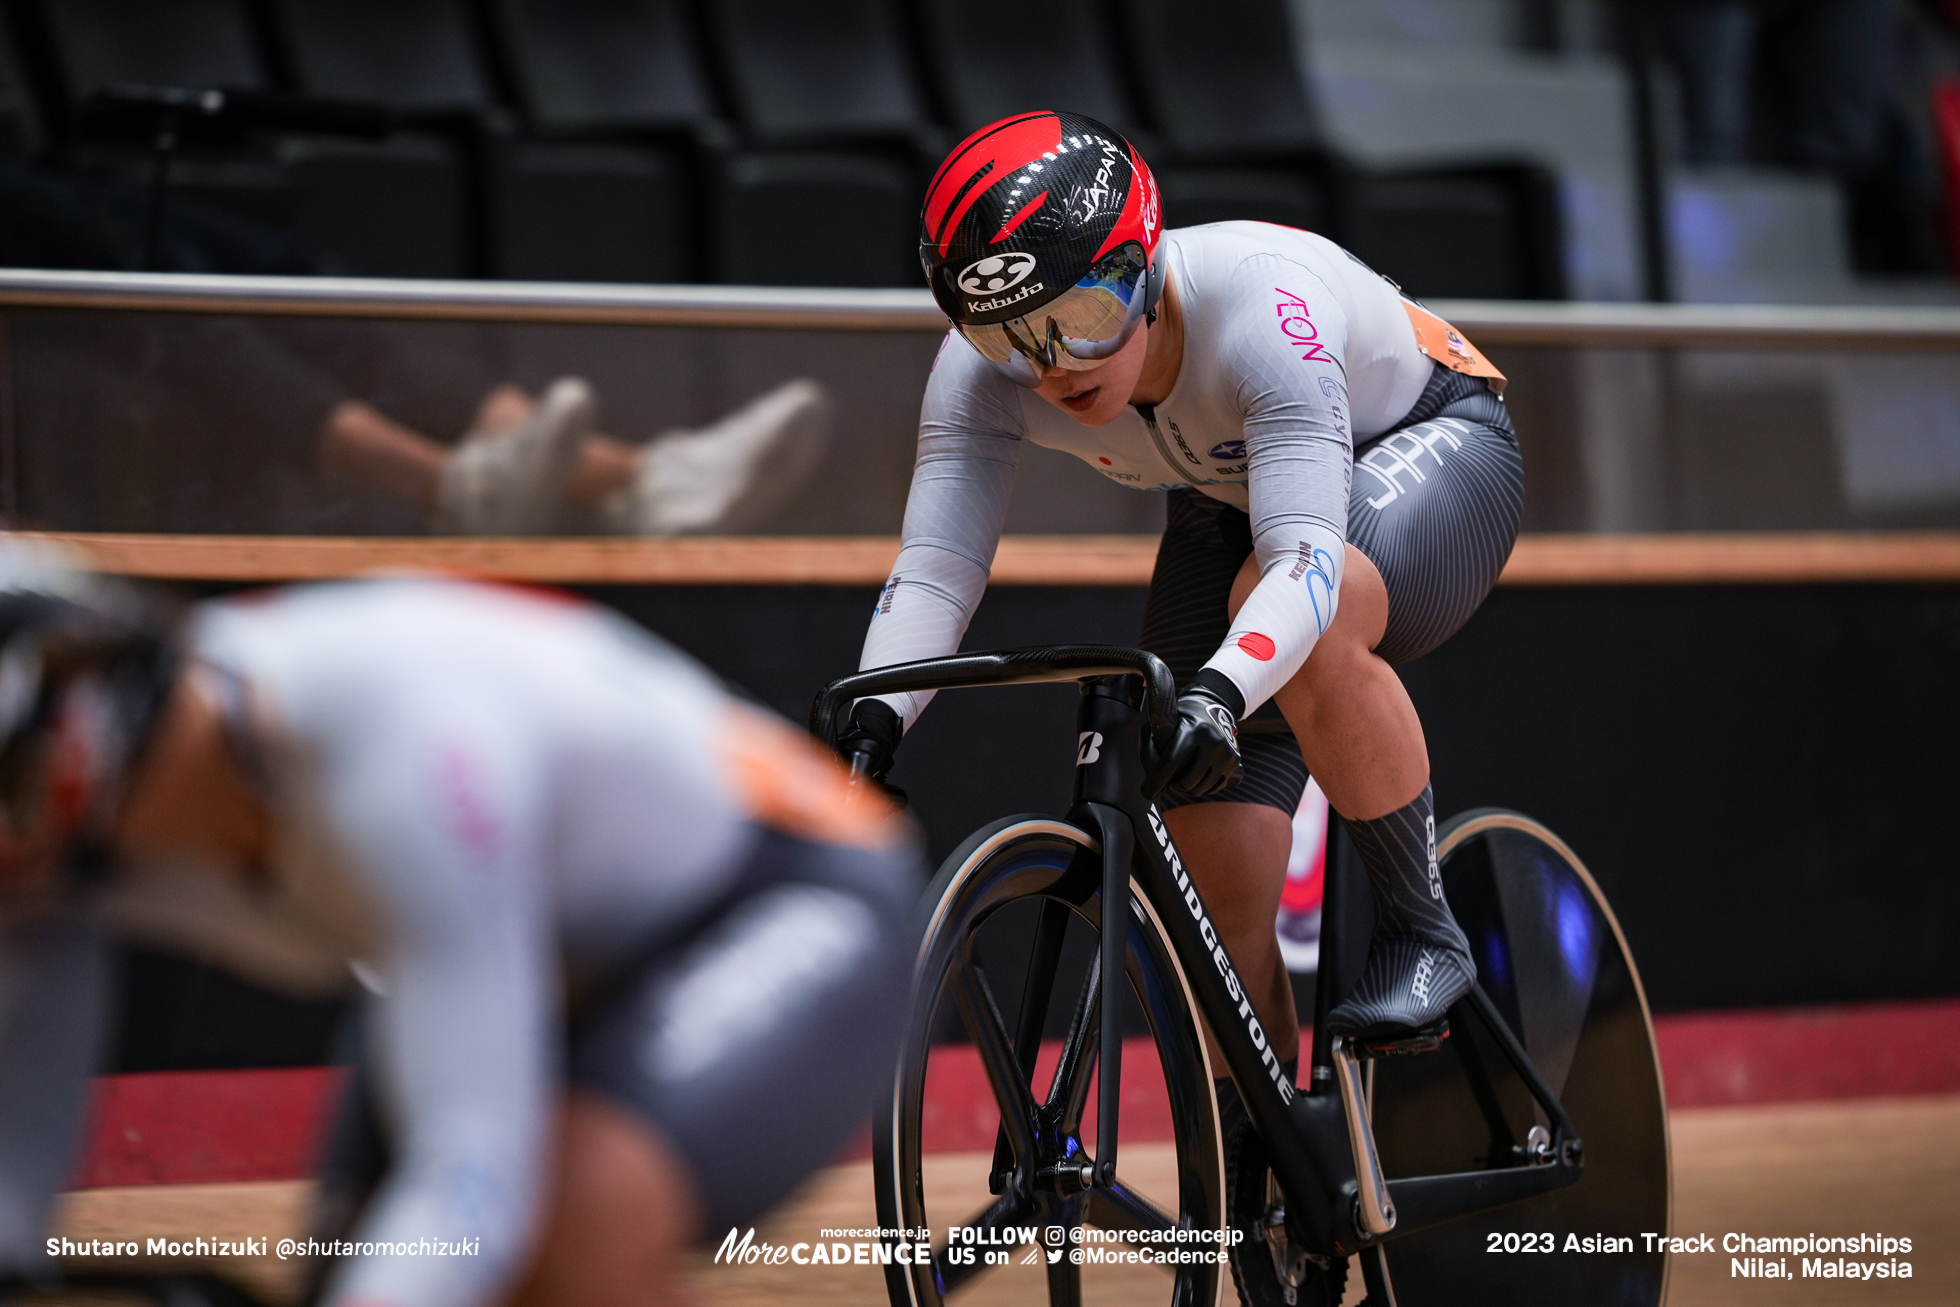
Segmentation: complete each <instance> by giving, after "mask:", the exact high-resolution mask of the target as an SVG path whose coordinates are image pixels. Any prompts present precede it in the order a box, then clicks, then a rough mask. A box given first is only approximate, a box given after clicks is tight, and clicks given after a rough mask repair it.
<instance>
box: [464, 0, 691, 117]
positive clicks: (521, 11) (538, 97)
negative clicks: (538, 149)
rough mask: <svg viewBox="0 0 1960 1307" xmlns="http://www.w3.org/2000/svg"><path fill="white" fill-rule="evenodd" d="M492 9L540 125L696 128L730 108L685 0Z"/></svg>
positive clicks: (539, 0) (523, 97) (527, 3)
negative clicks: (717, 88) (710, 71)
mask: <svg viewBox="0 0 1960 1307" xmlns="http://www.w3.org/2000/svg"><path fill="white" fill-rule="evenodd" d="M490 13H491V18H492V30H493V31H494V33H495V34H496V36H497V38H498V41H497V46H498V52H499V54H500V55H501V57H502V58H503V60H504V62H505V64H506V65H507V67H508V69H509V75H510V78H511V81H512V85H513V89H514V91H515V93H516V97H517V101H518V104H519V106H520V107H521V108H522V110H523V112H524V114H525V116H526V117H527V119H528V120H529V122H530V123H531V125H532V126H533V127H534V128H536V129H537V130H539V131H544V132H556V133H572V134H597V133H606V132H615V133H623V134H629V135H642V134H647V133H658V132H663V131H675V132H683V133H692V132H695V131H697V130H699V129H701V128H702V126H703V125H704V124H709V123H712V122H714V121H715V120H716V119H718V118H719V117H720V112H719V110H718V109H717V107H716V105H715V102H714V95H713V92H712V90H711V89H710V87H709V84H708V78H707V75H706V73H705V71H704V69H703V67H702V59H701V55H700V52H699V51H698V49H697V48H696V45H695V40H694V35H693V32H692V31H691V30H690V24H689V20H688V15H687V13H686V11H685V9H684V8H683V7H682V0H494V2H493V4H492V6H491V10H490Z"/></svg>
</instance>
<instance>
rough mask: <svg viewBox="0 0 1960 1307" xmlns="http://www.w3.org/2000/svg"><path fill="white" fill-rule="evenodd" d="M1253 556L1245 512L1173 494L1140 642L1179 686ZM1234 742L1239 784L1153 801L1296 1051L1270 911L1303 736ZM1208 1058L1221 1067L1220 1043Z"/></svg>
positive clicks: (1296, 789)
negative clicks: (1239, 757) (1198, 796)
mask: <svg viewBox="0 0 1960 1307" xmlns="http://www.w3.org/2000/svg"><path fill="white" fill-rule="evenodd" d="M1251 554H1252V527H1251V524H1250V522H1249V521H1247V519H1246V516H1245V514H1243V513H1241V512H1238V511H1237V510H1235V509H1232V508H1229V507H1228V506H1226V505H1224V504H1222V503H1219V502H1218V501H1217V500H1214V499H1210V498H1207V497H1205V496H1204V495H1201V494H1199V493H1198V492H1196V491H1184V490H1180V491H1173V492H1172V493H1171V496H1170V505H1169V514H1168V520H1167V522H1166V525H1165V531H1164V540H1163V544H1162V545H1161V546H1160V548H1159V550H1158V554H1157V565H1156V569H1155V571H1154V573H1153V574H1152V576H1151V580H1150V595H1149V598H1148V599H1147V600H1146V601H1145V605H1144V615H1143V636H1142V640H1143V645H1144V647H1145V648H1147V649H1149V650H1150V651H1151V652H1152V653H1154V654H1156V655H1157V656H1158V657H1159V658H1162V659H1163V660H1164V662H1165V664H1166V665H1167V666H1168V667H1169V668H1170V670H1171V674H1172V675H1173V676H1174V677H1175V678H1176V679H1177V682H1178V685H1179V686H1180V688H1181V687H1182V686H1183V685H1184V684H1185V683H1187V682H1188V681H1189V680H1190V678H1191V677H1192V676H1194V675H1196V674H1197V671H1198V669H1199V668H1200V667H1202V666H1204V664H1205V661H1206V660H1207V659H1209V658H1210V657H1211V656H1212V654H1214V653H1216V652H1217V650H1218V646H1219V645H1221V644H1223V643H1224V641H1225V634H1226V631H1227V629H1228V628H1229V626H1230V621H1231V618H1230V613H1229V611H1228V601H1229V599H1230V597H1231V591H1232V582H1233V578H1234V577H1236V576H1237V575H1238V574H1239V570H1240V566H1241V564H1242V563H1244V561H1245V560H1246V559H1248V558H1249V557H1251ZM1240 746H1241V750H1242V754H1243V759H1244V761H1243V764H1242V765H1241V767H1240V770H1239V779H1238V782H1237V783H1236V784H1234V785H1233V786H1231V787H1230V788H1229V789H1227V790H1225V791H1224V792H1222V793H1221V794H1218V795H1214V796H1212V797H1211V798H1208V799H1204V800H1199V801H1196V802H1193V801H1192V800H1190V799H1189V798H1187V797H1186V796H1184V795H1181V794H1179V793H1177V792H1176V791H1166V792H1165V793H1164V794H1163V795H1162V796H1161V797H1160V798H1159V799H1158V806H1159V807H1160V808H1161V809H1162V810H1163V813H1164V823H1165V825H1166V826H1168V827H1169V828H1170V832H1171V836H1172V838H1173V839H1175V840H1176V841H1177V847H1178V851H1179V853H1180V855H1181V856H1182V857H1183V859H1184V864H1185V866H1187V867H1188V868H1190V871H1191V875H1192V878H1193V879H1194V880H1196V881H1197V883H1198V892H1199V893H1201V894H1203V895H1204V896H1205V904H1206V906H1207V907H1209V908H1210V910H1211V913H1212V917H1213V920H1214V921H1215V922H1216V923H1217V925H1218V930H1219V935H1220V936H1221V937H1222V938H1223V939H1224V941H1225V947H1226V948H1227V949H1228V950H1230V952H1231V954H1232V960H1233V962H1234V963H1235V964H1236V965H1237V967H1238V969H1239V976H1240V978H1241V979H1242V980H1243V981H1244V982H1245V984H1246V986H1247V988H1248V990H1249V992H1250V993H1251V994H1252V1001H1253V1006H1254V1007H1255V1008H1256V1009H1257V1011H1258V1013H1259V1020H1260V1022H1261V1023H1262V1024H1263V1025H1264V1026H1265V1027H1266V1029H1267V1030H1268V1031H1269V1032H1270V1033H1271V1035H1272V1038H1273V1044H1274V1048H1275V1050H1276V1051H1277V1052H1279V1053H1280V1055H1281V1056H1282V1058H1285V1057H1291V1056H1293V1055H1294V1053H1295V1052H1296V1050H1297V1046H1298V1040H1299V1030H1300V1022H1299V1018H1298V1015H1297V1014H1296V1013H1295V1012H1294V1008H1293V989H1292V986H1291V984H1290V983H1289V981H1288V979H1287V974H1286V965H1285V963H1284V961H1283V960H1282V959H1281V958H1280V955H1279V941H1278V939H1277V938H1276V937H1275V936H1274V934H1273V920H1274V918H1275V916H1276V915H1277V914H1278V911H1279V898H1280V894H1281V892H1282V891H1283V890H1284V889H1285V887H1286V862H1287V856H1288V854H1289V853H1290V852H1291V850H1292V846H1293V813H1294V811H1295V809H1297V808H1298V807H1299V805H1300V795H1301V794H1302V793H1303V792H1304V790H1305V788H1306V783H1307V773H1306V764H1305V763H1303V762H1302V761H1301V759H1300V750H1299V747H1298V745H1296V744H1295V743H1294V742H1293V741H1292V740H1291V739H1289V738H1286V737H1284V736H1272V735H1248V736H1245V737H1243V738H1242V739H1241V740H1240ZM1207 1038H1209V1033H1207ZM1211 1056H1212V1059H1213V1065H1214V1066H1216V1067H1218V1068H1219V1069H1220V1070H1222V1069H1223V1067H1224V1063H1223V1062H1222V1061H1221V1060H1219V1052H1218V1049H1217V1047H1216V1046H1213V1047H1212V1049H1211Z"/></svg>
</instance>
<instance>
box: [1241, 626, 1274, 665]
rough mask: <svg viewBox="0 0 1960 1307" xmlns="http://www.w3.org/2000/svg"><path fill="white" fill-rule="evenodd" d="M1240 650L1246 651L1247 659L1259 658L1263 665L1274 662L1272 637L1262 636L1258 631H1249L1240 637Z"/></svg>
mask: <svg viewBox="0 0 1960 1307" xmlns="http://www.w3.org/2000/svg"><path fill="white" fill-rule="evenodd" d="M1239 648H1240V649H1242V650H1244V651H1245V653H1246V656H1247V657H1249V658H1257V659H1258V660H1259V661H1260V662H1262V663H1269V662H1271V661H1272V660H1273V652H1274V651H1273V641H1272V637H1271V636H1265V635H1261V634H1259V632H1257V631H1248V632H1246V633H1245V634H1244V635H1242V636H1240V637H1239Z"/></svg>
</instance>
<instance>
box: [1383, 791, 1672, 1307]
mask: <svg viewBox="0 0 1960 1307" xmlns="http://www.w3.org/2000/svg"><path fill="white" fill-rule="evenodd" d="M1437 861H1438V863H1439V864H1440V866H1441V869H1442V873H1443V887H1444V891H1445V893H1446V894H1447V895H1448V897H1449V903H1450V908H1451V910H1452V911H1453V912H1454V913H1455V914H1456V919H1457V921H1458V923H1459V924H1460V925H1462V927H1463V930H1464V933H1465V934H1466V935H1468V936H1469V939H1470V947H1471V951H1472V952H1473V953H1474V954H1475V956H1476V960H1477V970H1478V983H1479V984H1480V985H1482V986H1483V988H1484V991H1485V992H1486V993H1487V994H1488V995H1489V996H1490V999H1491V1001H1492V1003H1493V1005H1494V1006H1495V1007H1496V1009H1497V1011H1498V1013H1499V1015H1501V1016H1502V1017H1503V1019H1504V1021H1505V1022H1506V1024H1508V1025H1509V1026H1510V1028H1511V1030H1512V1032H1513V1033H1514V1034H1515V1035H1516V1036H1517V1037H1518V1039H1519V1040H1520V1041H1521V1042H1522V1043H1523V1045H1524V1048H1525V1051H1526V1052H1527V1053H1528V1054H1529V1055H1530V1057H1531V1063H1532V1065H1533V1066H1534V1067H1535V1068H1537V1071H1538V1073H1539V1075H1540V1076H1541V1077H1542V1078H1543V1079H1544V1081H1545V1083H1546V1084H1547V1086H1548V1087H1549V1088H1550V1089H1551V1091H1552V1093H1553V1094H1554V1095H1555V1096H1556V1097H1557V1098H1558V1101H1559V1103H1560V1105H1561V1106H1563V1107H1564V1108H1565V1111H1566V1115H1567V1116H1568V1117H1570V1118H1571V1120H1572V1124H1573V1126H1574V1127H1575V1128H1576V1129H1577V1130H1578V1132H1579V1135H1580V1137H1581V1138H1582V1139H1583V1141H1584V1144H1585V1175H1584V1177H1583V1178H1582V1179H1580V1181H1579V1182H1578V1183H1577V1184H1575V1185H1572V1186H1570V1187H1568V1188H1564V1189H1557V1190H1554V1191H1552V1192H1551V1193H1547V1194H1543V1195H1541V1196H1539V1197H1537V1198H1533V1199H1530V1200H1528V1201H1525V1202H1520V1203H1513V1204H1511V1205H1509V1206H1506V1207H1499V1208H1495V1209H1493V1210H1491V1211H1489V1212H1486V1213H1483V1214H1481V1215H1479V1216H1475V1217H1469V1218H1465V1219H1462V1220H1457V1221H1453V1222H1450V1223H1448V1224H1446V1225H1442V1226H1438V1227H1436V1228H1434V1229H1431V1230H1426V1231H1421V1232H1418V1233H1411V1234H1410V1235H1408V1236H1406V1237H1403V1238H1391V1239H1390V1241H1389V1242H1387V1243H1386V1244H1385V1245H1384V1248H1383V1252H1384V1255H1385V1257H1386V1259H1387V1261H1388V1264H1389V1266H1390V1268H1391V1279H1392V1282H1393V1285H1394V1292H1395V1298H1396V1301H1397V1302H1398V1303H1400V1304H1402V1307H1430V1305H1431V1304H1443V1303H1448V1304H1451V1307H1482V1305H1484V1304H1489V1305H1490V1307H1512V1305H1513V1304H1516V1303H1522V1302H1547V1303H1551V1302H1555V1303H1561V1304H1574V1305H1577V1304H1586V1305H1587V1307H1592V1305H1595V1304H1597V1305H1598V1307H1607V1305H1609V1304H1610V1305H1611V1307H1657V1305H1658V1304H1659V1303H1661V1302H1662V1301H1664V1300H1665V1298H1666V1294H1667V1272H1668V1258H1667V1255H1666V1253H1665V1252H1660V1251H1655V1250H1650V1249H1648V1248H1647V1247H1646V1241H1645V1240H1644V1239H1643V1238H1642V1235H1643V1234H1645V1233H1661V1234H1664V1233H1666V1232H1668V1230H1669V1228H1670V1227H1669V1219H1670V1215H1671V1205H1672V1188H1671V1185H1670V1181H1669V1156H1668V1135H1667V1097H1666V1092H1665V1089H1664V1088H1663V1085H1662V1082H1661V1068H1660V1056H1659V1052H1658V1050H1657V1049H1656V1047H1655V1044H1654V1024H1653V1020H1652V1017H1651V1016H1650V1014H1649V1012H1648V1009H1647V999H1646V995H1645V993H1644V992H1643V991H1642V989H1641V986H1640V975H1639V972H1638V971H1636V970H1635V969H1634V965H1633V956H1632V954H1631V953H1629V952H1628V950H1627V944H1626V938H1625V936H1623V935H1622V934H1621V933H1620V926H1619V922H1618V921H1616V920H1615V919H1614V917H1613V911H1612V909H1611V908H1610V907H1608V906H1607V903H1606V899H1605V897H1604V896H1603V895H1602V894H1601V893H1600V891H1599V886H1598V884H1597V883H1595V882H1594V880H1593V878H1592V876H1591V875H1590V874H1589V873H1588V872H1587V871H1586V868H1585V866H1584V865H1583V864H1582V863H1581V862H1580V861H1579V859H1578V857H1577V856H1576V855H1575V854H1574V853H1573V852H1572V850H1571V849H1569V848H1567V847H1566V846H1565V844H1564V843H1563V842H1562V841H1561V840H1560V839H1559V838H1558V837H1557V836H1556V835H1554V834H1552V833H1551V832H1550V831H1549V830H1547V829H1546V828H1545V827H1543V826H1541V825H1539V824H1538V823H1537V822H1535V821H1533V820H1531V819H1530V818H1529V817H1524V816H1520V815H1519V814H1517V813H1514V812H1505V811H1502V810H1500V809H1493V808H1485V809H1479V810H1477V811H1473V812H1467V813H1464V814H1462V815H1461V816H1458V817H1456V818H1454V819H1452V820H1451V821H1450V822H1449V823H1447V824H1446V825H1444V827H1443V828H1442V830H1441V831H1439V832H1438V836H1437ZM1450 1027H1451V1037H1450V1039H1449V1041H1448V1042H1447V1043H1446V1044H1445V1046H1444V1049H1443V1051H1441V1052H1437V1053H1430V1054H1426V1055H1424V1056H1421V1057H1404V1058H1385V1059H1382V1060H1379V1061H1377V1062H1375V1063H1374V1064H1373V1065H1374V1067H1375V1071H1374V1074H1373V1094H1374V1100H1375V1101H1374V1109H1373V1110H1374V1122H1375V1141H1376V1143H1377V1145H1378V1146H1379V1148H1380V1150H1381V1159H1382V1169H1383V1170H1384V1172H1386V1173H1387V1174H1388V1176H1389V1177H1390V1178H1391V1179H1393V1178H1394V1177H1395V1176H1398V1175H1433V1174H1443V1173H1448V1172H1452V1171H1468V1170H1476V1169H1480V1168H1482V1167H1500V1166H1511V1165H1518V1164H1520V1162H1521V1161H1522V1160H1523V1159H1524V1158H1525V1157H1526V1156H1527V1155H1528V1154H1529V1150H1530V1149H1531V1148H1532V1147H1533V1146H1534V1141H1535V1139H1536V1138H1537V1137H1538V1136H1537V1135H1536V1134H1535V1130H1538V1129H1544V1128H1546V1127H1548V1125H1549V1123H1548V1122H1547V1121H1546V1120H1545V1118H1544V1114H1543V1112H1542V1111H1541V1110H1540V1109H1539V1108H1538V1107H1537V1105H1536V1104H1535V1102H1534V1101H1533V1100H1532V1098H1531V1096H1530V1094H1529V1091H1528V1090H1526V1088H1525V1087H1524V1084H1523V1082H1522V1081H1521V1080H1520V1079H1519V1078H1518V1077H1517V1076H1516V1074H1515V1073H1514V1072H1512V1071H1511V1069H1510V1067H1509V1066H1508V1065H1507V1064H1506V1063H1505V1061H1504V1059H1503V1056H1502V1054H1501V1053H1500V1052H1499V1051H1498V1050H1497V1047H1496V1045H1495V1044H1494V1042H1493V1041H1492V1040H1491V1038H1490V1036H1489V1035H1488V1033H1487V1032H1486V1031H1485V1030H1484V1029H1483V1028H1482V1025H1481V1022H1480V1020H1479V1019H1478V1018H1476V1017H1475V1016H1474V1015H1472V1014H1471V1013H1470V1012H1469V1011H1468V1005H1467V1004H1459V1005H1458V1006H1457V1007H1456V1008H1455V1009H1453V1010H1452V1011H1451V1016H1450ZM1609 1241H1624V1242H1609Z"/></svg>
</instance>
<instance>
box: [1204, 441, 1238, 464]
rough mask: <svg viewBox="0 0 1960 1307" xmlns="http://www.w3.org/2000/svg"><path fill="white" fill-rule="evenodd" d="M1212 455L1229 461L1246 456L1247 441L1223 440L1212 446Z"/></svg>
mask: <svg viewBox="0 0 1960 1307" xmlns="http://www.w3.org/2000/svg"><path fill="white" fill-rule="evenodd" d="M1211 456H1212V457H1213V458H1222V459H1224V460H1225V461H1226V462H1228V463H1230V462H1235V461H1237V460H1238V459H1241V458H1244V457H1245V442H1244V441H1243V440H1225V441H1221V442H1219V443H1218V444H1216V445H1213V446H1212V447H1211Z"/></svg>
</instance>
